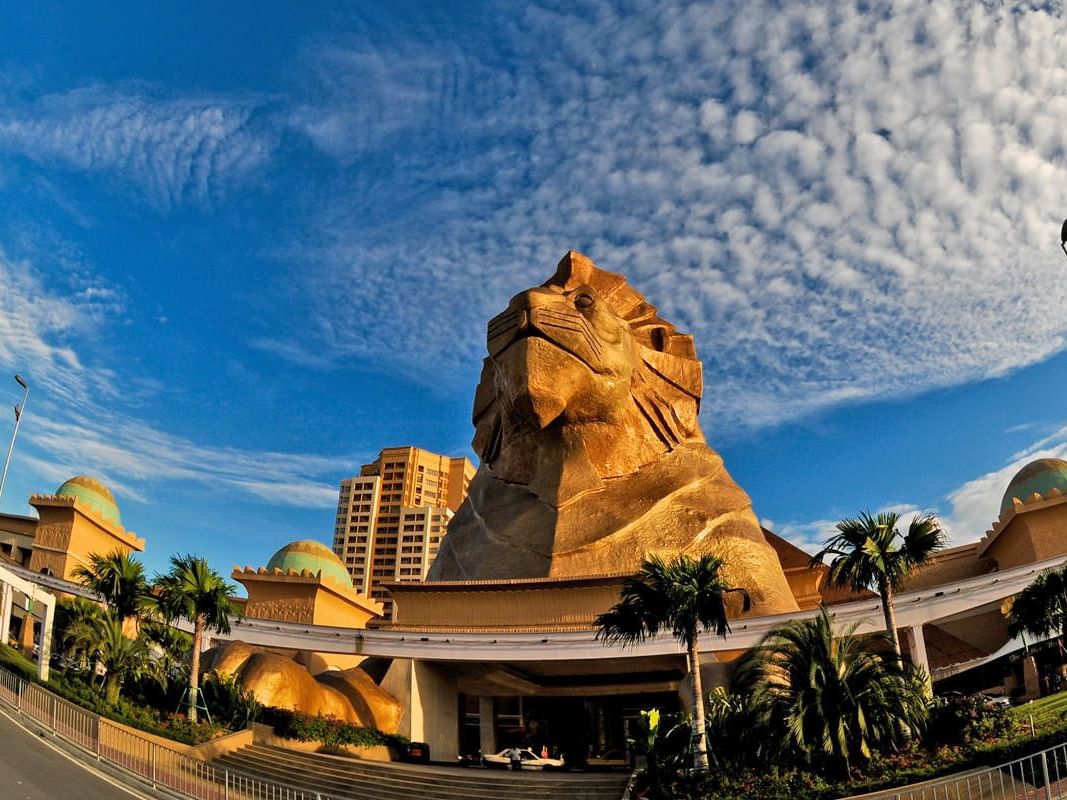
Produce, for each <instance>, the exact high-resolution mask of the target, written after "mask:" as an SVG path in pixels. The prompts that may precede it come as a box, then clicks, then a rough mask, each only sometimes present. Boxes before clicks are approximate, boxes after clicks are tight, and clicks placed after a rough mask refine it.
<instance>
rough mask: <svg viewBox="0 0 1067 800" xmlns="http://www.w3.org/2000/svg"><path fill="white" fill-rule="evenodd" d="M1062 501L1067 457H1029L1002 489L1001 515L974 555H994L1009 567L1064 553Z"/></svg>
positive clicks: (1066, 548) (1066, 543)
mask: <svg viewBox="0 0 1067 800" xmlns="http://www.w3.org/2000/svg"><path fill="white" fill-rule="evenodd" d="M1065 504H1067V461H1062V460H1060V459H1058V458H1041V459H1037V460H1036V461H1031V462H1030V463H1029V464H1027V465H1026V466H1025V467H1023V468H1022V469H1021V470H1019V472H1018V473H1017V474H1016V475H1015V477H1014V478H1012V479H1011V482H1010V483H1009V484H1008V488H1007V489H1005V491H1004V497H1003V499H1002V500H1001V504H1000V516H999V517H998V518H997V521H996V522H994V523H993V526H992V527H991V528H990V529H989V530H988V531H986V533H985V536H983V537H982V539H981V540H980V541H979V542H978V548H977V555H979V556H988V557H990V558H993V559H994V560H995V561H996V562H997V565H998V566H999V568H1000V569H1009V568H1010V567H1017V566H1020V565H1022V564H1027V563H1029V562H1032V561H1042V560H1044V559H1046V558H1052V557H1054V556H1058V555H1062V554H1064V553H1065V552H1067V530H1065V528H1064V521H1063V520H1064V511H1065V510H1067V508H1064V506H1065Z"/></svg>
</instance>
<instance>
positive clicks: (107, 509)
mask: <svg viewBox="0 0 1067 800" xmlns="http://www.w3.org/2000/svg"><path fill="white" fill-rule="evenodd" d="M56 494H57V495H59V496H60V497H73V498H75V499H77V500H80V501H81V502H83V503H84V504H85V505H87V506H89V508H91V509H92V510H93V511H95V512H96V513H97V514H98V515H99V516H101V517H102V518H103V519H105V520H107V521H108V522H110V523H112V524H114V525H119V526H121V525H122V517H121V516H120V515H119V507H118V504H117V503H116V502H115V496H114V495H113V494H111V490H110V489H108V488H107V487H106V486H104V484H103V483H101V482H100V481H99V480H98V479H97V478H93V477H90V476H89V475H78V476H76V477H73V478H71V479H70V480H69V481H67V482H66V483H64V484H63V485H62V486H60V487H59V488H58V489H56Z"/></svg>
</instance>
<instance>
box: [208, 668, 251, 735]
mask: <svg viewBox="0 0 1067 800" xmlns="http://www.w3.org/2000/svg"><path fill="white" fill-rule="evenodd" d="M202 688H203V690H204V704H205V705H206V706H207V709H208V713H210V714H211V717H212V719H214V720H215V722H217V723H219V724H220V725H225V726H226V727H227V728H229V729H230V730H234V731H236V730H241V729H243V728H247V727H248V726H249V725H250V724H251V723H253V722H255V721H256V719H257V718H258V717H259V714H260V712H261V711H262V710H263V705H262V704H261V703H260V702H259V701H258V700H256V695H255V693H253V692H251V691H246V690H245V688H244V687H243V686H242V685H241V679H240V678H238V677H237V676H236V675H234V674H232V673H229V674H226V675H220V674H219V673H218V672H215V671H212V672H210V673H208V674H207V675H206V676H204V682H203V685H202Z"/></svg>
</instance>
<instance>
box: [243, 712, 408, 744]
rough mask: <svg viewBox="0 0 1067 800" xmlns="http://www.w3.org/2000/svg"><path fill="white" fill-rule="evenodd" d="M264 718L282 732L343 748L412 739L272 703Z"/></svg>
mask: <svg viewBox="0 0 1067 800" xmlns="http://www.w3.org/2000/svg"><path fill="white" fill-rule="evenodd" d="M260 718H261V719H262V721H263V722H264V723H266V724H268V725H271V726H273V728H274V732H275V733H276V734H277V735H278V736H283V737H285V738H286V739H296V740H298V741H301V742H322V745H323V747H324V748H325V749H326V750H339V749H341V748H342V747H344V746H345V745H352V746H354V747H377V746H379V745H385V746H387V747H400V748H402V747H406V746H407V745H408V739H407V738H406V737H404V736H397V735H396V734H389V733H382V732H381V731H379V730H377V729H376V728H364V727H362V726H360V725H353V724H352V723H350V722H343V721H342V720H339V719H337V718H336V717H331V716H323V715H322V714H318V715H316V716H311V715H310V714H303V713H301V712H299V711H287V710H285V709H281V708H271V707H268V708H264V709H263V711H262V713H261V715H260Z"/></svg>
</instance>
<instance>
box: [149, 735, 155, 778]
mask: <svg viewBox="0 0 1067 800" xmlns="http://www.w3.org/2000/svg"><path fill="white" fill-rule="evenodd" d="M148 763H149V764H150V765H151V768H152V770H151V771H152V788H153V789H154V788H156V743H155V742H149V743H148Z"/></svg>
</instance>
